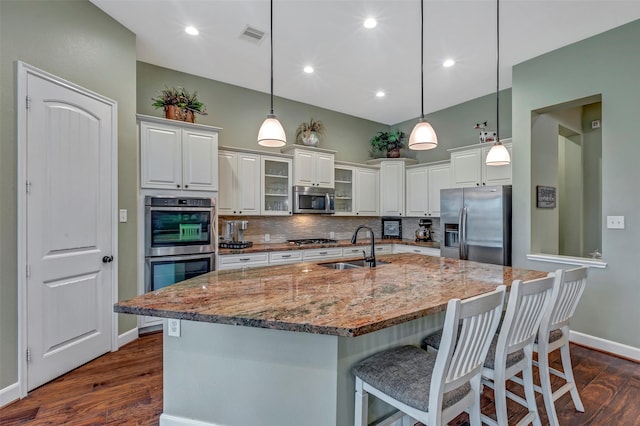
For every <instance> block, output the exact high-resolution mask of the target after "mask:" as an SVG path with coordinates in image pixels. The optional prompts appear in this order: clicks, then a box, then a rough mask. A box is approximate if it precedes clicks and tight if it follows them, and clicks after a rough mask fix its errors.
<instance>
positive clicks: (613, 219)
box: [607, 216, 624, 229]
mask: <svg viewBox="0 0 640 426" xmlns="http://www.w3.org/2000/svg"><path fill="white" fill-rule="evenodd" d="M607 229H624V216H607Z"/></svg>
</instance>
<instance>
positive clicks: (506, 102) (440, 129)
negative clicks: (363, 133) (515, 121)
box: [391, 89, 511, 163]
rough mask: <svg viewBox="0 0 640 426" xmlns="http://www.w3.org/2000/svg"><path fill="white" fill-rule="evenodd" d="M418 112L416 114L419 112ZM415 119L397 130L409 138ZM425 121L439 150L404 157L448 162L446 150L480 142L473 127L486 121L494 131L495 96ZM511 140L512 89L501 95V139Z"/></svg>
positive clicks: (427, 117)
mask: <svg viewBox="0 0 640 426" xmlns="http://www.w3.org/2000/svg"><path fill="white" fill-rule="evenodd" d="M418 112H419V110H418ZM417 117H419V115H417V116H416V118H414V119H411V120H407V121H403V122H402V123H398V124H396V125H394V126H391V127H392V128H396V127H397V128H398V129H400V130H402V131H404V132H406V133H407V135H409V134H410V133H411V130H412V129H413V127H414V126H415V125H416V123H417V122H418V118H417ZM425 119H426V120H427V121H428V122H429V123H430V124H431V125H432V126H433V129H434V130H435V131H436V134H437V135H438V147H437V148H435V149H432V150H428V151H408V150H405V151H406V156H407V157H411V158H415V159H417V160H418V162H420V163H430V162H432V161H440V160H448V159H449V152H448V151H447V149H451V148H457V147H461V146H468V145H473V144H477V143H479V142H480V139H479V136H480V131H479V130H476V129H474V128H473V127H474V126H475V124H476V123H478V122H480V123H482V122H484V121H487V130H495V129H496V95H495V93H494V94H491V95H486V96H482V97H480V98H476V99H472V100H470V101H467V102H464V103H461V104H458V105H454V106H452V107H449V108H445V109H443V110H440V111H436V112H433V113H431V114H425ZM510 137H511V89H506V90H501V91H500V139H506V138H510Z"/></svg>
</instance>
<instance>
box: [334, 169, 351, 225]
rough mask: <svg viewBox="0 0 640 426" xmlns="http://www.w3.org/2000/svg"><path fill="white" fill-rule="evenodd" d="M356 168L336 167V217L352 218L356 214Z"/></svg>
mask: <svg viewBox="0 0 640 426" xmlns="http://www.w3.org/2000/svg"><path fill="white" fill-rule="evenodd" d="M355 169H356V168H355V167H352V166H346V165H338V164H336V166H335V180H334V183H335V187H336V192H335V201H334V203H335V210H336V213H335V214H336V216H352V215H354V214H355V179H356V172H355Z"/></svg>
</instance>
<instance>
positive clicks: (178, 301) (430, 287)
mask: <svg viewBox="0 0 640 426" xmlns="http://www.w3.org/2000/svg"><path fill="white" fill-rule="evenodd" d="M379 260H382V261H386V262H390V263H388V264H384V265H380V266H378V267H376V268H356V269H347V270H334V269H329V268H326V267H324V266H321V265H319V264H316V263H298V264H293V265H284V266H276V267H264V268H253V269H243V270H232V271H220V272H212V273H209V274H205V275H201V276H199V277H196V278H193V279H191V280H188V281H184V282H182V283H178V284H175V285H173V286H170V287H166V288H164V289H161V290H158V291H155V292H151V293H147V294H144V295H141V296H138V297H136V298H134V299H131V300H128V301H122V302H119V303H117V304H116V305H115V311H116V312H121V313H130V314H137V315H149V316H156V317H163V318H174V319H181V320H183V321H181V330H180V334H181V336H180V337H170V336H168V335H167V327H166V323H165V327H164V329H165V331H164V332H165V336H164V339H163V340H164V348H163V356H164V359H163V364H164V411H163V414H162V416H161V423H160V424H161V425H172V426H173V425H187V424H189V425H227V426H244V425H264V426H271V425H273V426H284V425H300V424H304V425H305V426H315V425H317V426H328V425H339V426H342V425H349V424H352V423H353V405H354V380H353V377H352V375H351V372H350V369H351V366H352V365H353V364H354V363H356V362H358V361H359V360H361V359H363V358H365V357H367V356H369V355H371V354H373V353H375V352H377V351H380V350H383V349H386V348H388V347H392V346H395V345H399V344H407V343H408V344H418V343H419V341H420V339H421V338H422V337H424V336H425V335H426V334H428V333H429V332H431V331H433V330H435V329H437V328H439V327H440V326H441V324H442V321H443V319H444V312H443V311H444V310H445V309H446V304H447V301H448V300H449V299H451V298H454V297H457V298H462V299H464V298H468V297H472V296H475V295H478V294H481V293H484V292H487V291H491V290H493V289H495V288H496V287H497V286H498V285H501V284H505V285H510V284H511V282H512V281H513V280H514V279H523V280H526V279H532V278H537V277H541V276H545V275H546V273H545V272H540V271H530V270H522V269H514V268H511V267H505V266H498V265H489V264H482V263H475V262H468V261H461V260H455V259H445V258H440V257H433V256H419V255H413V254H395V255H384V256H379ZM372 399H373V398H372ZM370 410H371V418H377V417H381V416H384V415H385V414H387V413H388V408H387V407H386V406H384V405H383V404H376V403H375V402H374V404H373V406H372V407H371V408H370Z"/></svg>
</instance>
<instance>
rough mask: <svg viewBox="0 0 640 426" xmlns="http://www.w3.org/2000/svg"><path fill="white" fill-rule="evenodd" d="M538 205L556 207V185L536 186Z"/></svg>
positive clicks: (548, 207)
mask: <svg viewBox="0 0 640 426" xmlns="http://www.w3.org/2000/svg"><path fill="white" fill-rule="evenodd" d="M536 206H537V207H538V208H539V209H555V208H556V188H555V187H554V186H542V185H538V186H536Z"/></svg>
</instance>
